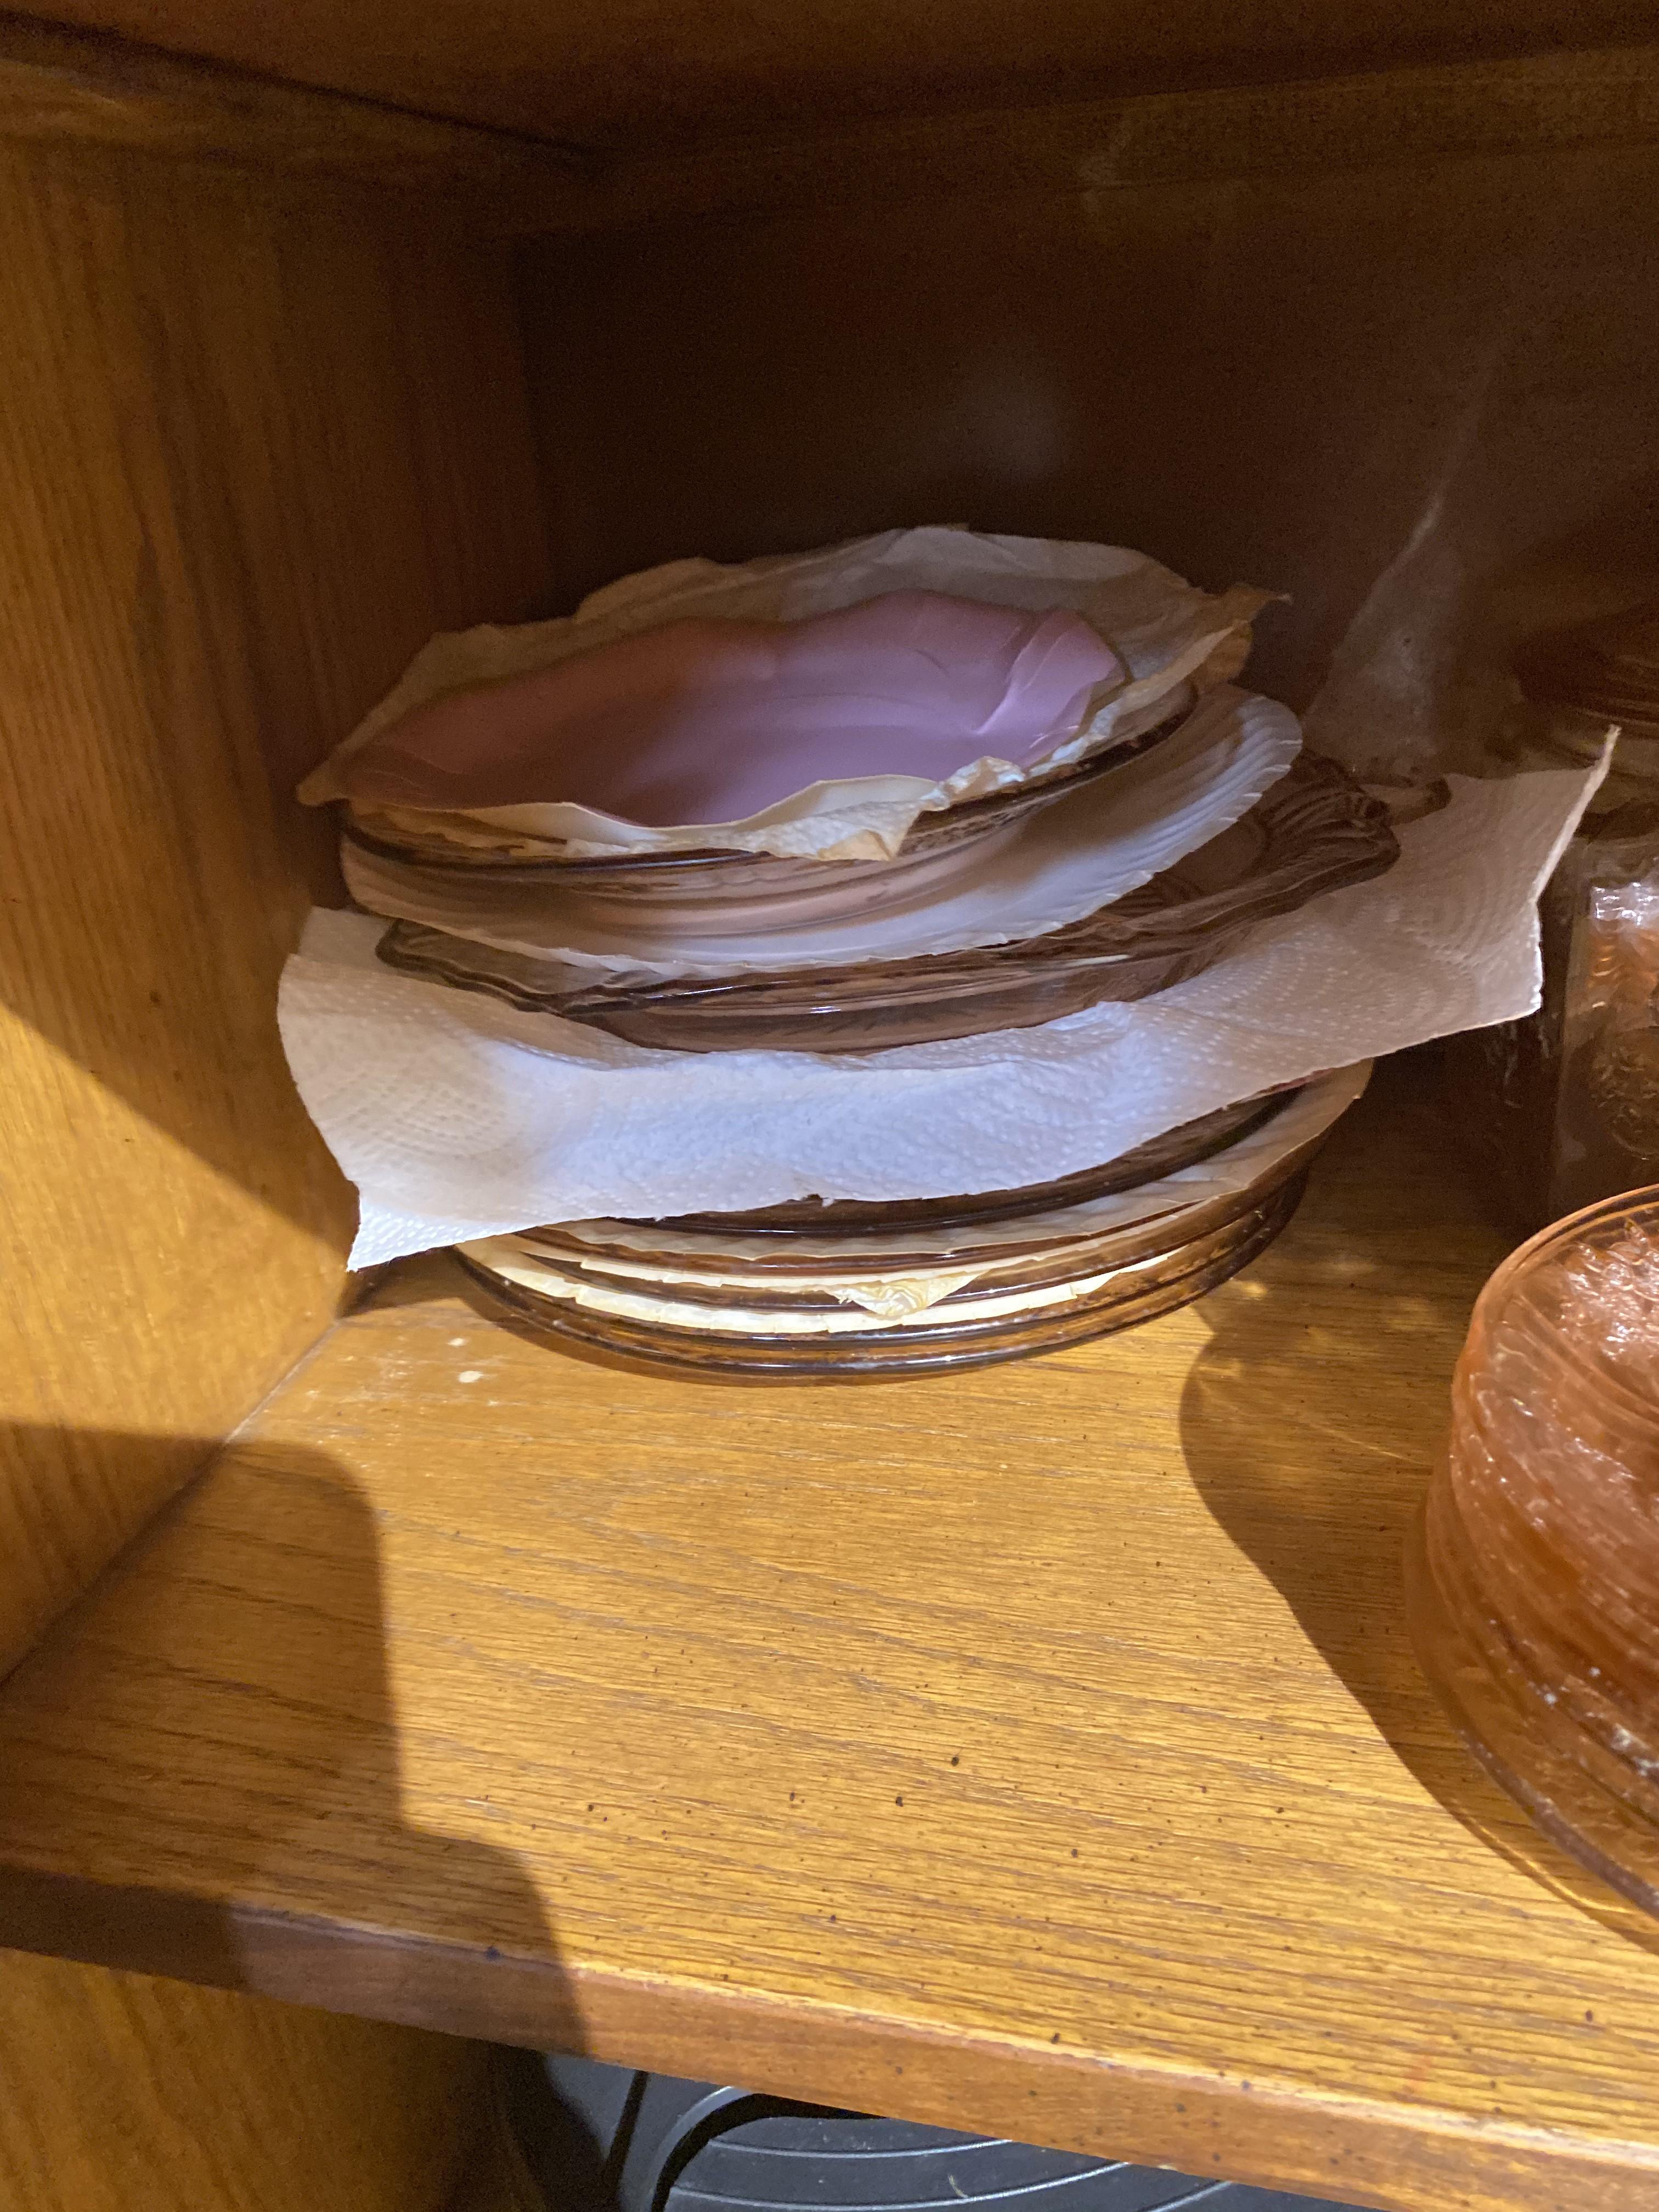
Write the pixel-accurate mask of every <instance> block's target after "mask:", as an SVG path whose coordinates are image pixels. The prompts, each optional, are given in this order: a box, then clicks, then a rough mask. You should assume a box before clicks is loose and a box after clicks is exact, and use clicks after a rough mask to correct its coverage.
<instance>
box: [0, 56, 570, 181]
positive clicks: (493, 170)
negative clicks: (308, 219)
mask: <svg viewBox="0 0 1659 2212" xmlns="http://www.w3.org/2000/svg"><path fill="white" fill-rule="evenodd" d="M0 137H12V138H34V139H46V140H60V141H61V140H88V141H90V142H92V143H96V144H100V145H111V146H126V147H132V148H136V149H137V148H141V149H145V150H147V151H149V152H152V153H156V154H164V155H171V156H177V157H179V158H180V159H185V160H191V161H208V162H212V163H216V164H222V165H223V166H226V167H231V168H239V169H253V170H260V169H275V170H277V171H281V172H292V173H297V174H300V175H303V176H309V177H319V178H338V179H348V180H351V181H355V182H356V183H360V184H376V185H391V186H393V187H397V188H400V189H408V190H413V191H427V192H442V193H446V194H449V195H452V196H453V195H454V194H456V193H461V194H465V195H467V196H468V197H469V198H470V200H471V204H472V207H473V208H474V210H475V211H476V212H477V213H478V214H479V215H480V216H484V215H487V213H488V211H489V210H490V209H491V208H492V207H494V208H495V209H497V210H499V209H500V208H501V205H502V204H504V203H505V202H506V201H507V199H509V198H510V197H514V196H523V195H529V196H531V197H534V196H535V195H536V194H537V193H538V191H542V190H546V189H555V190H556V188H557V186H558V185H559V184H560V183H561V181H562V180H566V179H568V178H569V177H570V176H571V175H572V174H573V173H577V172H578V171H579V170H580V166H581V165H580V159H579V157H578V156H577V155H574V153H572V152H569V151H568V150H566V149H562V148H560V147H558V146H556V145H551V144H550V143H548V142H547V141H546V140H545V139H541V138H538V139H526V138H519V137H513V136H511V135H509V134H507V132H504V131H474V130H469V129H468V128H466V127H465V125H459V124H455V123H450V122H445V121H443V120H441V119H440V118H433V117H429V116H423V115H410V114H408V113H405V112H403V111H401V110H399V109H397V108H392V107H385V106H379V105H377V104H376V103H374V102H372V101H368V100H353V99H350V98H348V97H343V96H342V95H341V94H337V93H328V92H313V91H308V90H307V89H306V88H305V87H303V86H301V85H294V84H283V83H279V82H274V81H272V80H270V79H266V78H263V77H258V76H248V75H247V74H246V73H245V72H243V71H240V70H226V69H222V68H216V67H213V66H212V65H210V64H202V63H198V62H190V61H182V60H179V59H178V58H175V57H174V56H173V55H170V54H167V53H161V52H156V51H155V49H154V48H153V47H148V46H135V45H132V44H131V43H130V42H128V41H126V40H119V39H110V38H107V37H103V36H99V35H96V34H89V33H85V32H76V31H66V30H63V29H60V28H59V27H58V26H56V25H54V24H48V23H37V22H33V21H30V20H28V19H27V17H22V16H17V15H0Z"/></svg>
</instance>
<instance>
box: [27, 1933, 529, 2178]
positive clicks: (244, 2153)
mask: <svg viewBox="0 0 1659 2212" xmlns="http://www.w3.org/2000/svg"><path fill="white" fill-rule="evenodd" d="M486 2076H487V2054H486V2053H485V2052H483V2051H481V2050H480V2049H479V2048H478V2047H477V2045H474V2044H467V2043H461V2042H459V2041H458V2040H457V2039H455V2038H454V2037H453V2036H442V2035H426V2034H422V2033H420V2031H418V2030H417V2029H413V2028H402V2027H387V2026H386V2025H385V2024H384V2023H382V2022H380V2021H362V2020H347V2019H343V2018H341V2017H340V2016H339V2015H335V2014H331V2013H324V2012H318V2011H314V2010H312V2009H309V2008H306V2007H303V2006H300V2005H287V2004H276V2003H273V2002H271V2001H270V1999H269V1998H264V1997H247V1996H231V1995H228V1994H227V1993H226V1992H225V1991H223V1990H204V1989H191V1988H190V1987H188V1986H187V1985H186V1984H183V1983H180V1982H171V1981H158V1980H155V1979H153V1978H150V1977H149V1976H146V1975H142V1974H115V1973H106V1972H103V1971H102V1970H101V1969H100V1968H97V1967H92V1966H73V1965H70V1964H68V1963H67V1962H65V1961H64V1960H58V1959H33V1958H27V1957H25V1956H24V1955H22V1954H21V1953H19V1952H15V1951H5V1952H0V2203H3V2205H4V2206H5V2208H6V2212H440V2208H441V2207H443V2206H446V2205H447V2203H448V2202H449V2199H450V2195H451V2191H452V2188H453V2185H455V2184H456V2182H457V2180H458V2179H459V2174H460V2172H461V2170H462V2167H463V2162H464V2161H466V2162H468V2163H469V2164H470V2163H471V2153H472V2150H473V2147H474V2143H475V2142H476V2141H477V2137H478V2134H479V2128H480V2123H481V2121H483V2120H484V2119H485V2118H486V2117H487V2114H488V2106H487V2104H486ZM487 2155H488V2159H489V2162H490V2165H491V2166H492V2168H493V2166H494V2163H495V2160H497V2158H498V2157H499V2155H500V2154H499V2153H498V2152H497V2151H496V2150H495V2146H494V2143H493V2141H492V2142H489V2145H488V2146H487ZM511 2203H512V2200H511V2199H510V2198H501V2197H497V2198H496V2199H495V2201H494V2202H492V2201H491V2200H489V2199H488V2198H482V2199H479V2200H478V2201H477V2207H476V2212H508V2208H509V2207H510V2205H511Z"/></svg>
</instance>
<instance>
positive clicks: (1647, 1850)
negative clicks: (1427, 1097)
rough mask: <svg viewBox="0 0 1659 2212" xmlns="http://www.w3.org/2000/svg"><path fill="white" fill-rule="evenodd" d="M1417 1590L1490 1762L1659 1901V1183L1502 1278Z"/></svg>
mask: <svg viewBox="0 0 1659 2212" xmlns="http://www.w3.org/2000/svg"><path fill="white" fill-rule="evenodd" d="M1408 1596H1409V1601H1410V1611H1411V1620H1412V1631H1413V1640H1414V1642H1415V1644H1416V1646H1417V1650H1418V1656H1419V1659H1420V1661H1421V1662H1422V1665H1423V1668H1424V1671H1425V1673H1426V1674H1427V1675H1428V1676H1429V1679H1430V1680H1431V1682H1432V1683H1433V1684H1434V1686H1435V1687H1436V1689H1437V1691H1438V1692H1439V1693H1440V1696H1441V1698H1442V1699H1443V1702H1444V1703H1445V1705H1447V1706H1448V1707H1449V1710H1450V1711H1451V1714H1452V1716H1453V1717H1454V1719H1455V1721H1456V1722H1457V1723H1458V1725H1459V1726H1460V1728H1461V1729H1462V1731H1463V1733H1464V1735H1466V1736H1467V1738H1468V1741H1469V1742H1470V1743H1471V1745H1472V1746H1473V1747H1474V1749H1475V1750H1476V1751H1477V1752H1478V1753H1479V1754H1480V1757H1481V1758H1482V1759H1483V1760H1484V1761H1485V1763H1486V1765H1487V1766H1488V1767H1489V1768H1490V1769H1491V1771H1492V1772H1493V1773H1494V1774H1495V1775H1496V1776H1497V1778H1498V1780H1499V1781H1500V1782H1501V1783H1502V1784H1504V1787H1505V1788H1506V1789H1508V1790H1510V1793H1511V1794H1512V1795H1513V1796H1515V1797H1516V1798H1517V1799H1518V1800H1519V1801H1520V1802H1521V1803H1522V1805H1523V1806H1525V1808H1527V1810H1528V1812H1529V1813H1530V1814H1532V1816H1533V1818H1534V1820H1535V1821H1536V1822H1537V1824H1538V1826H1540V1827H1541V1829H1543V1830H1544V1832H1546V1833H1547V1835H1549V1836H1550V1837H1551V1838H1553V1840H1554V1841H1555V1842H1557V1843H1559V1844H1564V1845H1565V1847H1566V1848H1567V1849H1568V1850H1571V1852H1572V1853H1573V1854H1574V1855H1575V1857H1577V1858H1578V1859H1579V1860H1580V1861H1581V1862H1582V1863H1583V1864H1585V1865H1586V1866H1589V1868H1591V1869H1593V1870H1594V1871H1595V1873H1596V1874H1598V1875H1601V1877H1602V1878H1603V1880H1605V1881H1608V1882H1610V1883H1612V1884H1613V1887H1615V1888H1616V1889H1618V1890H1620V1892H1621V1893H1623V1894H1624V1895H1625V1896H1626V1897H1627V1898H1629V1899H1632V1900H1633V1901H1634V1902H1635V1903H1637V1904H1638V1905H1641V1906H1642V1907H1643V1908H1644V1911H1648V1912H1650V1913H1656V1914H1659V1189H1650V1190H1644V1191H1639V1192H1636V1193H1633V1194H1630V1195H1628V1196H1626V1197H1623V1198H1619V1199H1613V1200H1607V1201H1604V1202H1603V1203H1602V1204H1601V1205H1600V1206H1590V1207H1589V1208H1587V1209H1586V1210H1585V1211H1584V1212H1580V1213H1577V1214H1575V1215H1573V1216H1572V1217H1571V1218H1570V1219H1568V1220H1565V1221H1562V1222H1558V1223H1557V1224H1556V1225H1555V1226H1554V1227H1553V1228H1552V1229H1548V1230H1547V1231H1545V1232H1544V1233H1543V1235H1542V1236H1540V1237H1534V1239H1533V1240H1532V1242H1531V1243H1528V1244H1524V1245H1522V1248H1521V1249H1520V1250H1519V1251H1518V1252H1516V1254H1515V1255H1513V1257H1512V1258H1510V1260H1508V1261H1506V1262H1505V1263H1504V1266H1503V1267H1500V1268H1499V1269H1498V1272H1497V1273H1496V1274H1495V1275H1493V1277H1492V1279H1491V1281H1490V1282H1489V1283H1488V1284H1487V1285H1486V1289H1485V1290H1484V1291H1482V1292H1481V1295H1480V1300H1479V1303H1478V1304H1477V1305H1476V1307H1475V1310H1474V1320H1473V1322H1472V1323H1471V1326H1470V1329H1469V1334H1468V1341H1467V1342H1466V1344H1465V1346H1464V1347H1463V1352H1462V1356H1461V1358H1460V1359H1459V1361H1458V1364H1457V1371H1456V1375H1455V1378H1454V1381H1453V1384H1452V1425H1451V1434H1450V1437H1449V1443H1448V1445H1447V1449H1446V1454H1445V1457H1444V1459H1443V1462H1442V1463H1441V1465H1440V1467H1439V1468H1438V1470H1437V1474H1436V1475H1435V1478H1434V1480H1433V1482H1432V1484H1431V1487H1430V1492H1429V1497H1428V1500H1427V1504H1426V1506H1425V1511H1424V1516H1423V1519H1422V1522H1421V1523H1420V1526H1419V1532H1418V1536H1417V1539H1416V1541H1415V1543H1414V1546H1413V1554H1412V1558H1411V1560H1410V1564H1409V1574H1408Z"/></svg>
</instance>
